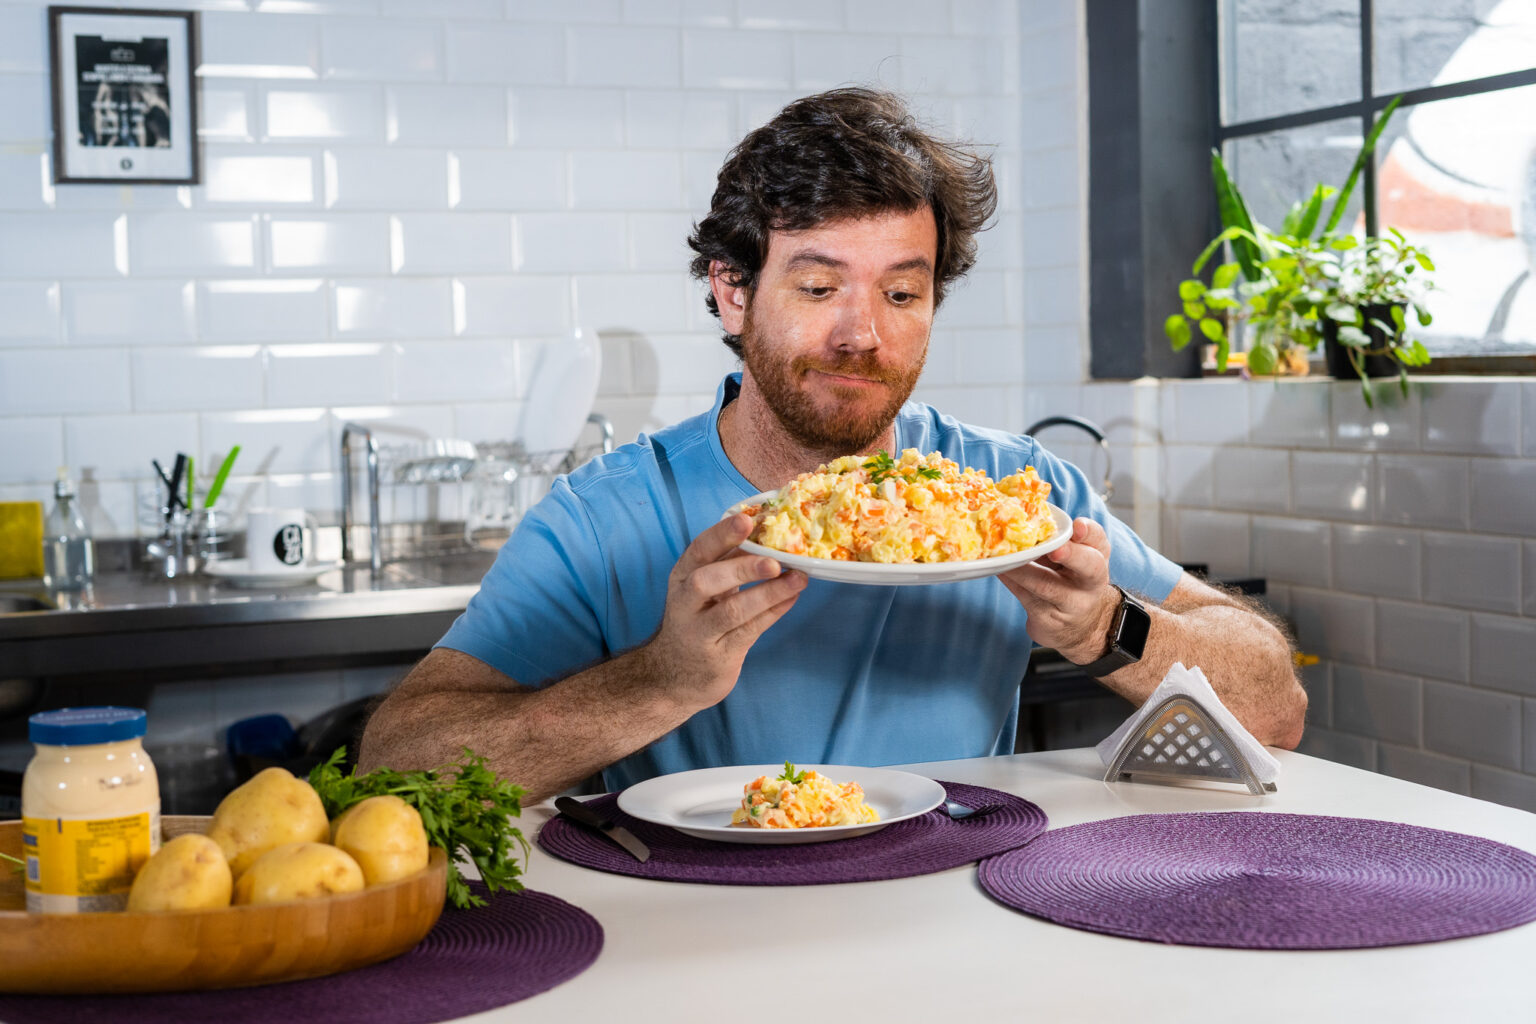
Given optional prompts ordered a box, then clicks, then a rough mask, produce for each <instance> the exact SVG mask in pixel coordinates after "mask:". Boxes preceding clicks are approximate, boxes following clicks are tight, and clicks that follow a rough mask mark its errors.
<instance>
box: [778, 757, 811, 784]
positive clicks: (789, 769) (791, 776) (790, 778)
mask: <svg viewBox="0 0 1536 1024" xmlns="http://www.w3.org/2000/svg"><path fill="white" fill-rule="evenodd" d="M779 778H780V780H782V781H784V782H793V783H794V784H795V785H797V786H798V785H800V783H802V782H804V781H805V772H797V771H795V766H794V765H792V764H790V763H789V762H788V761H785V762H784V774H783V775H780V776H779Z"/></svg>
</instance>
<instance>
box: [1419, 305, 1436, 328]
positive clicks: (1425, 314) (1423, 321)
mask: <svg viewBox="0 0 1536 1024" xmlns="http://www.w3.org/2000/svg"><path fill="white" fill-rule="evenodd" d="M1417 308H1418V311H1419V326H1420V327H1428V326H1429V325H1430V324H1432V323H1434V322H1435V318H1434V317H1432V316H1430V315H1429V310H1427V309H1424V308H1423V307H1422V306H1420V307H1417Z"/></svg>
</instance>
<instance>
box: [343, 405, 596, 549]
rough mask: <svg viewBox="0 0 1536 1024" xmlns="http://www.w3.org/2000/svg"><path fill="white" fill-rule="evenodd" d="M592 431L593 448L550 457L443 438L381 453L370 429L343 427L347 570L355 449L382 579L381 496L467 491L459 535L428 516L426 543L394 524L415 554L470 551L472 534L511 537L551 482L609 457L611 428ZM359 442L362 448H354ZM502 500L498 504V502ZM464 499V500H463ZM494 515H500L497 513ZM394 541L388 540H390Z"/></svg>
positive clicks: (514, 445) (508, 445) (513, 444)
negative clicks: (387, 491)
mask: <svg viewBox="0 0 1536 1024" xmlns="http://www.w3.org/2000/svg"><path fill="white" fill-rule="evenodd" d="M586 422H587V423H588V424H589V425H591V426H595V427H596V428H597V432H598V435H599V438H600V439H599V440H598V442H597V443H595V444H594V443H584V442H583V441H580V440H578V441H577V443H576V444H575V445H573V446H571V447H570V448H569V449H566V450H563V451H553V452H529V451H527V450H526V449H525V448H524V447H523V445H522V444H521V442H518V441H510V442H503V441H490V442H482V443H480V444H473V443H471V442H469V441H463V440H456V439H449V438H440V439H431V440H425V441H416V442H411V443H407V444H402V445H381V444H380V443H379V441H378V439H377V438H376V437H375V436H374V431H373V429H372V428H370V427H368V426H365V425H363V424H360V423H351V422H349V423H347V424H345V425H344V426H343V427H342V431H341V557H342V561H343V562H345V563H353V562H356V561H359V559H358V557H357V552H356V551H355V549H354V545H353V543H352V535H353V530H354V528H355V527H356V526H357V522H356V519H357V503H358V500H357V497H356V496H355V494H354V489H355V485H356V484H355V474H354V472H353V455H354V454H355V452H356V451H357V450H358V449H359V448H360V450H361V452H362V455H363V458H364V466H363V477H364V481H365V482H366V486H367V493H368V565H369V568H371V569H372V570H373V571H374V572H379V571H380V570H381V569H382V568H383V565H384V562H385V560H386V559H385V558H384V547H385V543H384V542H385V537H384V533H385V526H384V524H383V521H382V517H381V515H380V497H379V496H380V488H381V486H383V485H394V486H396V487H399V488H407V489H415V488H421V487H432V488H434V489H436V488H438V486H439V485H463V484H469V485H471V486H472V487H473V489H474V493H473V494H472V495H471V497H470V499H469V500H468V501H467V502H463V503H462V504H463V505H465V506H466V507H467V511H466V514H465V515H464V517H463V523H462V527H460V526H458V525H455V526H454V527H453V528H452V529H450V530H447V531H444V530H442V529H441V527H442V526H443V525H444V524H443V523H442V521H441V519H440V518H439V517H438V516H436V515H433V516H430V517H429V521H430V522H435V523H437V524H438V526H439V530H438V531H437V532H436V533H435V534H432V535H430V536H429V535H424V534H423V533H422V531H421V529H420V527H419V525H418V527H417V529H416V532H415V534H414V535H410V533H411V531H409V530H405V531H402V530H401V529H400V524H392V525H391V528H390V529H391V531H392V532H393V533H402V532H404V533H406V534H408V535H409V536H408V539H409V540H410V541H411V542H412V543H413V545H414V546H416V547H418V548H422V549H426V548H431V549H432V550H433V551H434V553H441V552H443V551H444V550H455V549H457V550H464V549H469V548H472V547H474V546H476V545H475V543H474V534H475V533H476V532H477V531H479V530H483V529H485V528H486V527H492V528H495V529H498V530H499V531H500V532H501V533H502V534H503V535H504V534H505V533H506V532H510V529H511V527H512V526H513V525H515V523H516V521H517V520H518V519H519V518H521V516H522V514H523V513H524V512H526V511H527V510H528V509H529V508H531V507H532V505H533V504H534V503H535V502H537V501H538V499H539V498H542V497H543V496H544V493H545V492H547V491H548V490H549V486H550V485H551V484H552V483H553V482H554V480H555V478H556V477H557V476H559V475H561V474H562V473H568V472H570V471H571V470H573V469H575V468H577V467H578V466H580V465H582V464H583V463H585V462H586V461H587V460H588V459H591V458H593V457H594V456H596V455H598V454H600V453H606V452H611V451H613V424H612V423H611V422H610V421H609V420H608V418H607V417H606V416H604V415H603V414H602V413H592V414H591V415H589V416H588V417H587V421H586ZM359 442H361V443H360V444H359ZM498 492H500V494H501V496H502V498H503V499H504V500H503V501H497V500H496V499H497V494H498ZM461 498H462V496H461ZM498 510H499V511H498ZM392 539H393V538H392Z"/></svg>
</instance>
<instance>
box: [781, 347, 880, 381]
mask: <svg viewBox="0 0 1536 1024" xmlns="http://www.w3.org/2000/svg"><path fill="white" fill-rule="evenodd" d="M793 368H794V372H795V375H796V376H804V375H805V374H806V372H807V371H809V370H816V371H818V372H820V373H835V374H837V375H838V376H841V377H863V378H864V379H865V380H877V381H879V382H881V383H882V384H898V383H900V382H901V374H900V373H899V372H897V371H895V370H891V369H888V368H886V367H885V366H882V365H881V363H880V359H879V357H878V356H877V355H876V354H875V353H873V352H861V353H858V354H857V355H850V356H848V357H847V358H844V359H838V360H836V361H835V362H830V363H826V362H822V361H820V360H817V359H812V358H810V357H809V356H800V357H799V358H797V359H796V360H795V361H794V363H793Z"/></svg>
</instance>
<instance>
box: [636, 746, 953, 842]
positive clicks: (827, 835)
mask: <svg viewBox="0 0 1536 1024" xmlns="http://www.w3.org/2000/svg"><path fill="white" fill-rule="evenodd" d="M796 769H797V770H798V771H805V770H807V769H815V770H816V771H817V772H820V773H821V774H822V775H825V776H826V777H827V778H829V779H831V780H832V781H833V782H839V783H841V782H857V783H858V784H859V785H860V786H862V787H864V802H865V803H867V804H869V806H871V807H873V808H874V809H875V813H877V814H879V815H880V820H879V821H872V822H865V823H863V824H859V825H828V826H826V827H824V828H740V827H737V826H733V825H732V824H731V812H732V811H734V810H735V809H736V808H737V807H739V806H741V794H742V789H743V788H744V787H745V786H747V785H748V784H749V783H750V782H752V780H753V779H756V778H757V777H758V776H759V775H767V776H769V777H770V778H774V777H777V776H779V775H780V774H782V773H783V771H784V766H783V765H782V764H755V765H740V766H735V767H727V768H700V769H698V770H697V771H691V772H677V773H676V774H673V775H660V776H657V777H656V778H654V779H647V780H645V781H644V782H637V783H636V784H635V785H633V786H630V787H629V788H628V789H626V790H625V791H624V792H622V793H620V794H619V810H621V811H623V812H624V813H625V814H628V815H629V816H630V817H633V818H639V819H640V820H641V821H648V822H651V823H652V824H654V825H666V826H667V827H668V828H675V829H677V830H678V831H679V832H682V833H684V834H686V835H690V836H697V837H698V838H700V839H713V840H715V841H716V842H721V843H743V844H752V845H762V846H776V845H791V844H797V843H825V842H828V841H830V840H833V839H852V838H853V837H854V836H862V835H868V834H869V833H871V832H878V831H880V830H881V829H882V828H885V827H886V826H887V825H891V824H894V823H896V822H898V821H905V820H907V819H908V818H915V817H917V816H918V815H919V814H927V813H928V812H929V811H931V810H933V809H934V808H935V807H937V806H939V804H941V803H943V802H944V787H943V786H941V785H939V784H938V783H937V782H934V781H933V780H932V779H929V778H924V777H923V776H921V775H913V774H912V773H911V772H899V771H896V770H895V769H892V768H859V767H855V766H852V765H844V764H802V765H797V766H796Z"/></svg>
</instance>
